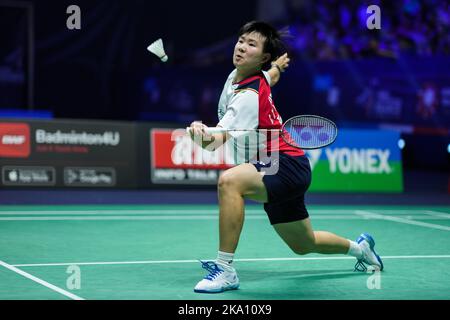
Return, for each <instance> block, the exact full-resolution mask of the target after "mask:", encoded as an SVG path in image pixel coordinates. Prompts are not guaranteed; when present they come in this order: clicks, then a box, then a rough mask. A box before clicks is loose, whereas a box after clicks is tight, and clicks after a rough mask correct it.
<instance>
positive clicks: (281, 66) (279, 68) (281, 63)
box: [267, 53, 291, 87]
mask: <svg viewBox="0 0 450 320" xmlns="http://www.w3.org/2000/svg"><path fill="white" fill-rule="evenodd" d="M290 61H291V60H290V59H289V57H288V55H287V53H285V54H283V55H282V56H281V57H279V58H277V59H276V60H275V61H272V67H271V68H270V69H269V70H268V71H267V73H268V74H269V76H270V86H271V87H273V86H274V85H276V84H277V83H278V81H280V76H281V73H282V72H284V71H286V69H287V68H288V67H289V62H290Z"/></svg>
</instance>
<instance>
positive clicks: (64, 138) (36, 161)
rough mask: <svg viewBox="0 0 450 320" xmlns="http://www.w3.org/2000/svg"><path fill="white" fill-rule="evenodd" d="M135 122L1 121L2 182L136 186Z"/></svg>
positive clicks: (0, 161) (37, 184) (28, 184)
mask: <svg viewBox="0 0 450 320" xmlns="http://www.w3.org/2000/svg"><path fill="white" fill-rule="evenodd" d="M134 127H135V125H133V124H131V123H130V124H126V123H120V122H101V121H99V122H95V121H68V120H67V121H64V120H53V121H10V120H8V121H6V120H4V121H1V120H0V166H1V180H0V184H1V185H5V186H13V187H35V186H52V187H136V173H135V163H136V159H135V153H136V151H135V150H136V143H135V130H134Z"/></svg>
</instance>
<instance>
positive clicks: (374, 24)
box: [366, 5, 381, 30]
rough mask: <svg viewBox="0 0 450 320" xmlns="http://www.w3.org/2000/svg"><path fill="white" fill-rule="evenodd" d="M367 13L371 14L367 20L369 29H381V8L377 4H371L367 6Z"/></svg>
mask: <svg viewBox="0 0 450 320" xmlns="http://www.w3.org/2000/svg"><path fill="white" fill-rule="evenodd" d="M366 13H367V14H370V16H369V17H368V18H367V20H366V26H367V29H369V30H373V29H378V30H379V29H381V9H380V7H379V6H377V5H371V6H368V7H367V10H366Z"/></svg>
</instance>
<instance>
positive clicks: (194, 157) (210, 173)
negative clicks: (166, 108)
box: [150, 129, 233, 184]
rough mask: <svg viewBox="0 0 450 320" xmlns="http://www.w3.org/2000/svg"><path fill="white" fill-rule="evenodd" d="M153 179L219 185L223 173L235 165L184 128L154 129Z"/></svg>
mask: <svg viewBox="0 0 450 320" xmlns="http://www.w3.org/2000/svg"><path fill="white" fill-rule="evenodd" d="M150 136H151V137H150V141H151V148H150V149H151V179H152V182H153V183H161V184H216V183H217V179H218V178H219V175H220V172H222V171H223V170H226V169H228V168H231V167H232V166H233V162H232V161H228V160H227V157H226V156H225V155H224V152H222V151H221V150H219V151H215V152H208V151H206V150H204V149H202V148H201V147H200V146H198V145H196V144H194V143H193V141H192V140H191V139H190V137H189V136H187V135H186V134H185V132H184V130H173V129H152V130H151V132H150Z"/></svg>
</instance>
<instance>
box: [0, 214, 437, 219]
mask: <svg viewBox="0 0 450 320" xmlns="http://www.w3.org/2000/svg"><path fill="white" fill-rule="evenodd" d="M410 218H411V219H413V218H417V217H413V216H411V217H410ZM218 219H219V215H191V216H188V215H181V216H175V215H158V216H156V215H154V216H152V215H150V216H142V215H141V216H131V215H130V216H104V215H100V216H61V217H58V216H47V217H36V216H33V217H24V216H21V217H0V221H119V220H121V221H127V220H128V221H135V220H158V221H174V220H218ZM245 219H246V220H266V219H268V218H267V215H266V213H262V214H257V215H256V214H254V215H247V216H246V217H245ZM370 219H378V218H376V217H372V216H368V215H359V216H358V215H354V214H349V215H311V220H312V221H316V220H370ZM417 219H420V220H443V218H440V217H434V216H423V217H421V218H417ZM381 220H383V219H381ZM384 220H386V219H384ZM411 221H412V220H411Z"/></svg>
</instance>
